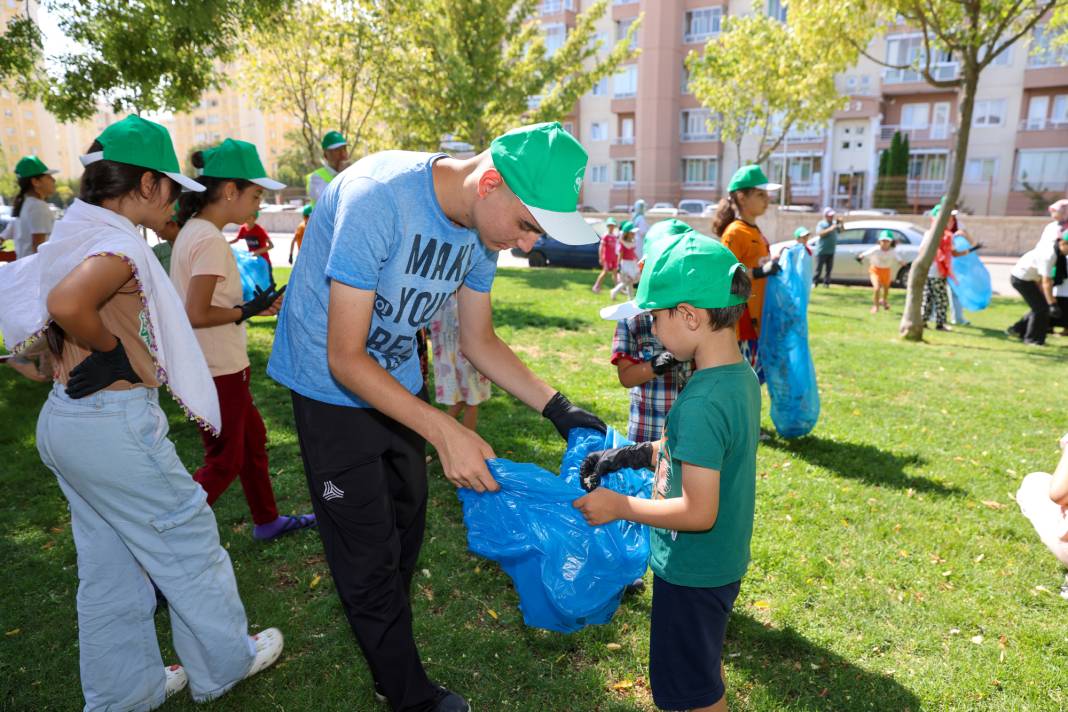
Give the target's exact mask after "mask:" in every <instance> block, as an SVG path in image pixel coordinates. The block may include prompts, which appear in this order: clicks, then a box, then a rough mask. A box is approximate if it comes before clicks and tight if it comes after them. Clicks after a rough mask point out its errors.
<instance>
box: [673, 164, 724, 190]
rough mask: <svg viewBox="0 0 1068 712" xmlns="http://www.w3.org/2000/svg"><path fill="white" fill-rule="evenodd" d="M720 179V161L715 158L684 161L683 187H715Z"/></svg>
mask: <svg viewBox="0 0 1068 712" xmlns="http://www.w3.org/2000/svg"><path fill="white" fill-rule="evenodd" d="M718 178H719V161H718V160H717V159H715V158H684V159H682V183H683V185H702V186H714V185H716V182H717V180H718Z"/></svg>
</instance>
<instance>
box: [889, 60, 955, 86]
mask: <svg viewBox="0 0 1068 712" xmlns="http://www.w3.org/2000/svg"><path fill="white" fill-rule="evenodd" d="M959 70H960V67H959V66H958V65H957V63H956V62H938V63H937V64H932V65H931V76H932V77H934V78H935V79H937V80H939V81H950V80H953V79H956V78H957V73H958V72H959ZM883 83H884V84H914V83H923V84H926V83H927V80H926V79H925V78H924V76H923V74H922V73H921V72H918V71H916V70H914V69H885V70H883Z"/></svg>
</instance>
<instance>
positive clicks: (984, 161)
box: [964, 157, 1000, 185]
mask: <svg viewBox="0 0 1068 712" xmlns="http://www.w3.org/2000/svg"><path fill="white" fill-rule="evenodd" d="M999 163H1000V161H999V160H998V159H997V158H983V157H979V158H969V159H968V161H967V163H965V164H964V182H965V183H969V184H971V185H975V184H982V185H986V184H987V183H989V182H990V181H992V180H997V177H998V168H1000V166H999ZM988 165H989V166H992V167H991V169H990V176H989V177H987V178H983V174H984V173H986V170H985V166H988Z"/></svg>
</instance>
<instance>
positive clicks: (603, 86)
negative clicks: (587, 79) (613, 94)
mask: <svg viewBox="0 0 1068 712" xmlns="http://www.w3.org/2000/svg"><path fill="white" fill-rule="evenodd" d="M590 94H591V95H592V96H608V77H601V80H600V81H599V82H597V83H596V84H594V85H593V89H591V90H590Z"/></svg>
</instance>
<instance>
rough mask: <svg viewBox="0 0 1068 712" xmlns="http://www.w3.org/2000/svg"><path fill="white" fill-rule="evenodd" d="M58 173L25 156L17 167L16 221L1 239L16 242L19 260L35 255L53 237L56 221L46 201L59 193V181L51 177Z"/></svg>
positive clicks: (36, 158)
mask: <svg viewBox="0 0 1068 712" xmlns="http://www.w3.org/2000/svg"><path fill="white" fill-rule="evenodd" d="M58 172H59V171H56V170H50V169H49V168H48V166H46V165H45V164H44V162H43V161H41V159H40V158H38V157H37V156H25V157H24V158H23V159H22V160H20V161H19V162H18V163H17V164H15V175H16V176H17V177H18V184H19V193H18V195H16V196H15V203H14V205H13V206H12V210H11V217H13V218H15V220H14V222H12V223H10V225H9V226H8V227H7V229H5V230H4V234H3V236H2V237H3V238H4V239H7V238H11V239H13V240H14V241H15V259H16V260H20V259H22V258H23V257H29V256H30V255H32V254H35V253H36V252H37V248H38V247H40V246H41V244H42V243H43V242H44V241H45V240H47V239H48V236H49V235H50V234H52V223H54V222H55V218H54V217H53V216H52V210H51V209H50V208H49V207H48V203H46V202H45V201H46V200H48V199H49V198H50V197H52V194H53V193H55V192H56V179H55V178H53V177H52V176H53V174H55V173H58Z"/></svg>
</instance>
